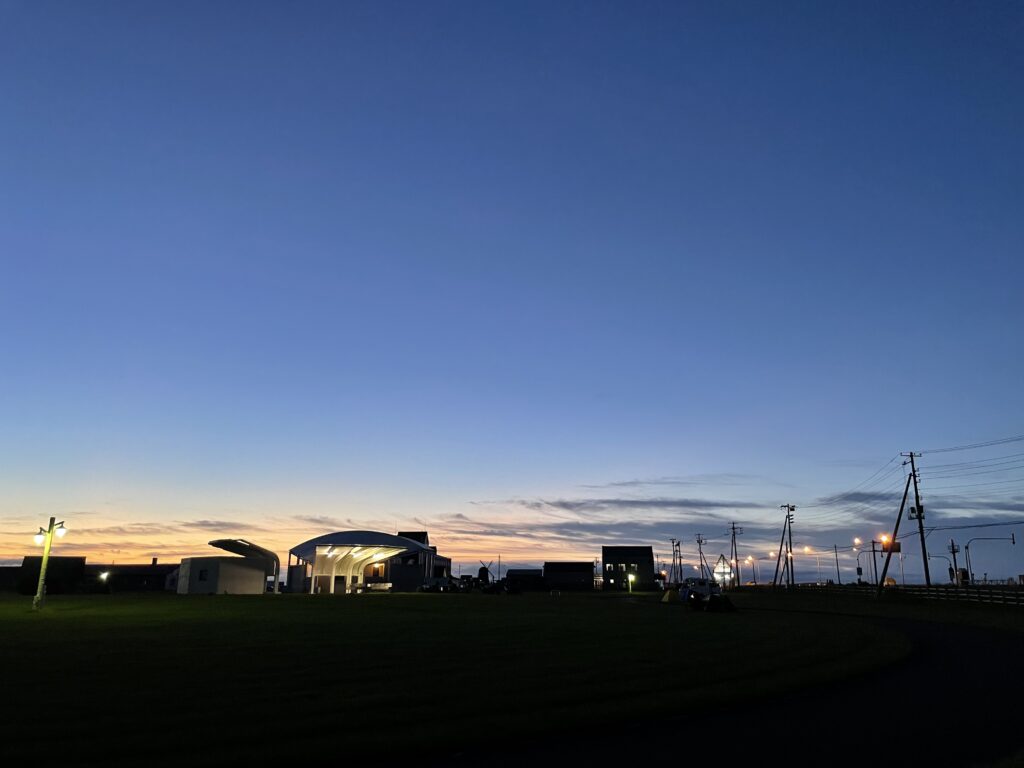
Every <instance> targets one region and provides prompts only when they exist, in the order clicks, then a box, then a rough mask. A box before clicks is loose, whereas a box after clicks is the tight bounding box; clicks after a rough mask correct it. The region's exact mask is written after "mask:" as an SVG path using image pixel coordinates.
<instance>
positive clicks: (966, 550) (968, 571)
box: [964, 533, 1017, 584]
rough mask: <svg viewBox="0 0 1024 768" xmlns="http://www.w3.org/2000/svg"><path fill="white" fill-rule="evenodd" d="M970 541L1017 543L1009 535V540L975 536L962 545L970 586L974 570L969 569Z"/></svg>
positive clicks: (1000, 537) (997, 537)
mask: <svg viewBox="0 0 1024 768" xmlns="http://www.w3.org/2000/svg"><path fill="white" fill-rule="evenodd" d="M971 541H1008V542H1010V544H1016V543H1017V539H1016V537H1015V536H1014V534H1012V533H1011V534H1010V536H1009V538H1007V537H1006V536H975V537H974V538H973V539H971V540H970V541H968V542H967V543H966V544H964V555H965V557H966V558H967V573H968V574H970V577H971V584H973V583H974V570H973V569H972V568H971Z"/></svg>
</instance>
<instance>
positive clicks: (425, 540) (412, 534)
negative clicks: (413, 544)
mask: <svg viewBox="0 0 1024 768" xmlns="http://www.w3.org/2000/svg"><path fill="white" fill-rule="evenodd" d="M398 535H399V536H401V537H402V538H403V539H412V540H413V541H418V542H419V543H420V544H422V545H423V546H425V547H429V546H430V537H429V536H428V535H427V532H426V531H399V532H398Z"/></svg>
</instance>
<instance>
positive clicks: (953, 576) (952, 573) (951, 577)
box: [928, 552, 956, 584]
mask: <svg viewBox="0 0 1024 768" xmlns="http://www.w3.org/2000/svg"><path fill="white" fill-rule="evenodd" d="M940 557H941V558H942V559H943V560H945V561H946V562H947V563H949V580H950V582H951V583H953V584H955V583H956V571H954V570H953V561H952V560H950V559H949V558H948V557H946V556H945V555H933V554H932V553H931V552H929V553H928V559H929V560H932V559H935V560H937V559H939V558H940Z"/></svg>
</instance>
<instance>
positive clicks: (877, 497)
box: [814, 490, 903, 506]
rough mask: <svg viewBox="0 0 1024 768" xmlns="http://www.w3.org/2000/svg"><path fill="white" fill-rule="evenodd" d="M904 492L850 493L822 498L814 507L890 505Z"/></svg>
mask: <svg viewBox="0 0 1024 768" xmlns="http://www.w3.org/2000/svg"><path fill="white" fill-rule="evenodd" d="M902 495H903V491H902V490H901V491H848V492H847V493H837V494H834V495H832V496H821V497H819V498H817V499H815V500H814V506H833V505H834V506H850V505H855V504H882V503H884V504H889V503H891V502H892V500H893V499H899V498H900V497H901V496H902Z"/></svg>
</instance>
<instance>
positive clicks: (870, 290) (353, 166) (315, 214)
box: [0, 0, 1024, 580]
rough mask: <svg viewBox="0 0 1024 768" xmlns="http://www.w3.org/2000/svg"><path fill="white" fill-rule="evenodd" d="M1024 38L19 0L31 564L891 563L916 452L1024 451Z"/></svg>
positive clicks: (989, 512) (649, 17) (990, 517)
mask: <svg viewBox="0 0 1024 768" xmlns="http://www.w3.org/2000/svg"><path fill="white" fill-rule="evenodd" d="M1022 41H1024V5H1021V4H1019V3H983V4H981V3H978V4H967V3H942V2H929V3H909V2H907V3H891V2H858V3H853V2H850V3H833V2H807V3H798V2H787V3H753V2H745V3H731V2H715V3H689V2H672V3H653V2H652V3H604V2H585V3H574V2H558V3H551V2H536V3H532V2H516V3H473V2H457V3H448V2H429V3H412V2H408V3H390V2H372V3H371V2H365V3H327V2H308V3H251V2H246V3H241V2H218V3H208V2H174V3H162V4H160V3H130V2H121V3H104V2H90V3H77V2H20V1H18V0H0V488H2V493H0V561H11V562H20V559H21V557H22V556H23V555H25V554H29V553H32V552H33V551H34V548H33V547H32V545H31V534H32V533H33V532H34V531H35V530H36V527H37V526H38V525H40V524H45V522H46V519H47V518H48V517H49V516H50V515H56V516H57V517H58V519H65V520H66V521H67V524H68V526H69V528H70V535H69V536H68V537H67V538H66V539H64V540H63V541H61V542H60V545H59V553H61V554H87V555H88V557H89V559H90V561H99V562H110V561H116V562H131V561H135V562H139V561H144V560H148V558H149V557H151V556H159V557H160V558H161V559H165V560H166V559H177V558H179V557H181V556H183V555H189V554H201V553H204V552H208V551H209V549H208V547H207V545H206V542H207V541H209V540H210V539H214V538H220V537H224V536H241V537H245V538H249V539H251V540H253V541H255V542H257V543H261V544H264V545H266V546H270V547H273V548H275V549H276V550H277V551H279V552H281V553H282V555H284V553H285V552H286V550H287V549H288V547H290V546H293V545H295V544H297V543H299V542H301V541H303V540H305V539H308V538H310V537H312V536H315V535H318V534H321V533H324V532H327V531H330V530H339V529H346V528H367V529H376V530H384V531H390V532H394V531H396V530H407V529H426V530H429V532H430V535H431V539H432V543H434V544H437V545H438V546H439V548H440V550H441V552H442V553H444V554H448V555H451V556H452V557H453V559H454V560H455V562H456V563H464V564H466V566H467V567H470V566H474V567H475V566H476V565H477V562H476V561H477V560H478V559H480V558H483V559H484V560H491V559H497V556H498V554H499V553H500V554H501V555H502V560H503V562H506V563H539V562H542V561H544V560H550V559H567V558H573V559H576V558H582V559H592V558H595V557H597V556H599V554H600V547H601V545H602V544H605V543H607V544H613V543H650V544H652V545H654V547H655V551H656V552H658V553H659V554H664V555H665V556H666V557H667V553H668V551H669V544H668V539H669V537H670V536H673V535H674V536H676V537H678V538H681V539H683V540H684V541H685V542H687V544H686V545H685V547H684V549H685V550H686V551H688V552H692V550H693V548H692V546H691V545H690V543H689V542H691V541H692V539H693V536H694V534H696V533H698V532H700V533H703V534H704V535H705V536H707V537H708V538H709V539H711V540H712V543H711V544H710V545H709V551H710V552H711V553H712V554H713V555H714V556H717V554H718V553H719V552H724V551H727V544H726V543H725V540H724V538H723V534H724V531H725V528H726V525H727V524H728V523H729V522H731V521H735V522H737V523H739V524H741V525H743V526H744V527H745V531H746V532H745V533H744V535H743V537H742V539H741V553H743V554H747V553H752V554H758V555H759V556H766V555H767V551H768V550H769V549H771V548H773V547H774V546H775V545H776V544H777V542H778V536H779V533H780V524H781V520H782V513H781V511H780V510H779V505H780V504H783V503H794V504H797V505H798V510H797V512H796V523H795V526H794V531H795V538H796V539H797V540H798V545H799V546H800V547H802V546H804V545H807V546H811V547H814V548H816V549H817V550H821V549H822V548H824V547H826V546H828V547H831V545H832V544H834V543H835V544H838V545H839V546H844V545H846V544H848V543H849V542H850V541H851V540H852V537H853V536H854V535H857V536H861V537H864V538H869V537H871V536H872V535H875V536H877V535H879V534H880V533H881V532H883V531H887V530H889V529H890V528H891V524H892V519H893V518H894V516H895V512H896V507H897V506H898V504H899V494H900V493H901V492H902V488H903V478H904V474H903V473H904V469H903V467H902V465H901V460H900V459H899V458H898V457H897V454H898V453H899V452H900V451H908V450H925V451H928V450H929V449H932V448H944V447H953V446H959V445H964V444H973V443H977V442H983V441H987V440H990V439H995V438H1003V437H1008V436H1016V435H1021V434H1024V409H1022V399H1024V356H1022V354H1021V353H1022V342H1021V339H1022V331H1024V302H1022V291H1024V263H1022V243H1024V173H1022V172H1024V150H1022V134H1021V126H1024V89H1022V87H1021V82H1022V74H1024V42H1022ZM1021 457H1024V442H1014V443H1005V444H1002V445H996V446H989V447H986V448H978V449H970V450H967V451H960V452H951V453H943V454H940V453H932V454H929V453H926V454H925V455H924V456H923V457H922V459H921V466H922V490H923V492H924V494H925V503H926V504H927V505H929V506H928V522H929V524H930V525H960V524H965V523H966V522H969V521H977V522H1000V521H1009V520H1015V519H1017V518H1018V517H1021V518H1024V459H1021ZM887 462H889V463H887ZM958 463H959V466H948V465H950V464H952V465H957V464H958ZM972 472H980V473H982V474H972ZM873 473H876V474H873ZM930 473H931V474H930ZM972 481H973V482H972ZM851 489H853V491H854V493H853V494H852V495H844V496H839V497H838V498H836V496H837V495H838V494H843V493H845V492H848V491H850V490H851ZM908 530H909V529H908ZM983 530H984V529H983ZM988 530H990V531H993V532H978V533H973V534H971V535H981V536H1008V535H1009V533H1010V532H1011V531H1012V530H1015V529H1013V528H997V529H988ZM949 535H950V534H948V533H942V532H936V533H935V534H934V535H933V536H932V537H931V538H932V539H935V540H936V543H937V547H938V548H937V550H936V551H938V552H942V551H944V547H943V546H942V544H941V541H939V540H944V539H948V537H949ZM955 535H956V536H957V537H958V540H960V541H963V540H966V538H967V535H966V534H963V535H961V532H960V531H957V532H955ZM930 540H931V539H930ZM979 547H980V545H979ZM906 549H907V552H908V558H907V561H906V563H905V565H906V571H907V575H908V579H909V578H911V577H912V578H914V579H915V580H916V579H917V578H918V576H917V574H919V573H920V570H921V566H920V550H919V548H918V546H917V545H916V544H908V545H906ZM980 551H982V550H980V549H979V552H980ZM983 551H984V552H985V553H986V554H985V557H986V558H988V559H987V560H986V566H985V569H984V570H985V571H990V572H991V573H993V574H995V575H1000V576H1008V575H1015V574H1017V573H1024V548H1022V549H1021V551H1020V554H1018V551H1017V549H1015V548H1011V547H1010V546H1008V543H1007V546H1005V547H1004V546H1001V545H999V544H998V543H997V542H993V543H992V546H991V548H986V549H985V550H983ZM975 557H981V555H980V554H979V555H976V556H975ZM853 559H854V555H852V554H850V553H843V557H842V565H843V568H844V569H846V570H844V578H847V577H848V575H849V570H848V569H849V568H851V567H852V565H853ZM811 563H814V565H813V566H812V565H811ZM938 565H939V566H941V568H940V570H944V568H945V564H944V563H941V562H940V563H939V564H938ZM832 566H833V567H834V563H833V564H832ZM804 567H807V568H811V569H812V570H813V568H815V567H816V562H815V561H814V560H813V558H808V559H807V560H805V561H804V563H803V564H800V565H798V569H799V568H804ZM936 567H937V566H936V565H933V569H934V568H936ZM975 570H976V571H978V572H979V575H980V572H981V570H982V569H981V568H980V567H978V566H977V565H976V567H975ZM800 575H801V574H799V572H798V576H800Z"/></svg>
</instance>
